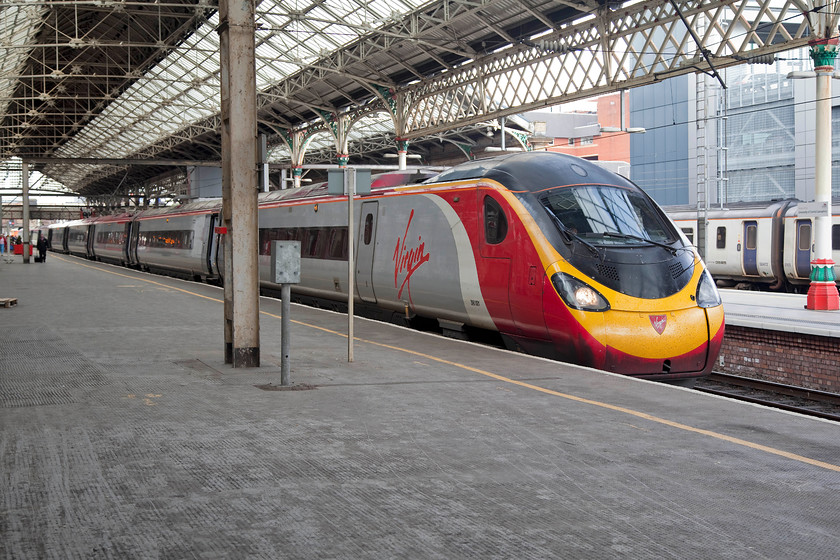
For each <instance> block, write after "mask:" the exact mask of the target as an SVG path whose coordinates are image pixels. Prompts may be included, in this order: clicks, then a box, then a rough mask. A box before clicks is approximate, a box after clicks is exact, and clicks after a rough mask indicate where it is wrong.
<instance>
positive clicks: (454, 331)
mask: <svg viewBox="0 0 840 560" xmlns="http://www.w3.org/2000/svg"><path fill="white" fill-rule="evenodd" d="M429 175H431V174H418V173H415V172H411V171H400V172H389V173H385V174H382V175H379V176H377V177H375V179H374V180H373V181H372V186H371V189H370V193H369V194H364V195H359V196H357V197H354V208H353V211H354V222H355V224H356V226H355V228H354V231H352V232H349V231H348V227H347V223H348V208H347V204H348V197H346V196H335V195H330V194H329V193H328V187H327V184H317V185H315V184H313V185H309V186H304V187H301V188H297V189H289V190H279V191H273V192H270V193H262V194H261V196H260V199H259V207H258V208H259V209H258V215H259V247H258V251H259V278H260V285H261V288H262V289H264V290H275V291H279V288H280V287H279V286H277V285H274V284H272V282H271V276H270V265H271V254H270V252H271V246H272V243H271V242H272V241H275V240H298V241H300V242H301V270H300V284H295V285H293V286H292V299H293V301H302V302H305V303H314V304H315V305H326V306H330V307H333V308H336V309H338V308H340V306H341V303H342V302H346V301H347V278H348V243H349V242H351V241H352V243H354V246H355V250H354V253H355V255H356V258H355V261H356V262H355V286H356V288H355V290H356V291H355V294H354V302H355V303H354V307H355V308H356V310H357V312H361V311H363V310H369V311H370V312H371V313H372V314H374V315H376V316H377V317H379V318H384V319H386V320H397V321H402V322H406V323H408V324H411V325H415V324H416V325H426V326H428V325H429V324H434V325H436V326H437V327H438V329H439V330H440V331H442V332H444V333H446V334H449V335H450V336H456V337H459V338H468V339H480V338H482V337H483V336H486V335H492V336H495V337H497V338H498V339H500V340H501V342H502V343H503V344H504V345H505V346H507V347H508V348H511V349H516V350H520V351H524V352H527V353H531V354H535V355H539V356H544V357H549V358H553V359H556V360H561V361H566V362H572V363H576V364H580V365H584V366H588V367H591V368H596V369H600V370H604V371H610V372H616V373H621V374H626V375H630V376H635V377H639V378H644V379H651V380H660V381H667V382H671V383H675V384H685V385H689V384H691V383H692V382H693V381H694V380H696V379H697V378H698V377H702V376H705V375H707V374H708V373H709V372H710V371H711V368H712V366H713V364H714V363H715V360H716V358H717V356H718V354H719V352H720V347H721V343H722V339H723V333H724V315H723V306H722V304H721V299H720V295H719V293H718V291H717V288H716V286H715V282H714V280H713V279H712V276H711V275H710V274H709V272H708V270H707V268H706V266H705V265H704V263H703V261H702V260H701V259H700V257H699V255H698V253H697V251H696V250H695V248H694V247H692V245H691V243H690V242H689V240H688V239H687V238H686V236H685V235H684V234H683V233H682V232H681V231H680V230H679V229H678V228H677V227H675V225H674V224H673V222H672V221H671V220H670V219H669V218H668V217H667V215H666V214H665V213H664V212H663V210H662V209H661V208H660V207H659V206H658V205H657V204H656V203H655V202H654V201H653V200H652V199H651V198H650V197H649V196H648V195H647V194H646V193H645V192H644V191H643V190H642V189H640V188H639V187H637V186H636V185H635V184H633V183H632V182H630V181H629V180H627V179H625V178H624V177H622V176H620V175H617V174H615V173H612V172H610V171H608V170H606V169H604V168H602V167H599V166H598V165H596V164H594V163H592V162H589V161H586V160H583V159H580V158H576V157H573V156H568V155H565V154H559V153H550V152H520V153H511V154H505V155H502V156H498V157H494V158H488V159H481V160H475V161H471V162H467V163H464V164H461V165H458V166H455V167H453V168H451V169H448V170H446V171H443V172H440V173H437V174H435V175H433V176H429ZM220 210H221V201H219V200H210V201H199V202H189V203H185V204H182V205H179V206H176V207H167V208H157V209H149V210H144V211H140V212H138V213H136V214H134V215H128V214H121V215H113V216H104V217H98V218H91V219H85V220H78V221H75V222H69V223H63V224H56V225H53V226H50V228H49V230H48V235H49V236H50V239H51V244H52V248H53V250H56V251H63V252H65V253H70V254H73V255H77V256H80V257H85V258H88V259H98V260H102V261H106V262H111V263H115V264H122V265H126V266H131V267H136V268H140V269H146V270H150V271H154V272H164V273H169V274H177V275H182V276H187V277H191V278H194V279H197V280H202V281H209V282H214V281H219V282H223V281H224V262H223V253H224V251H222V250H221V248H222V246H223V243H224V240H223V234H220V233H217V231H221V230H220V229H217V228H216V226H218V225H219V215H220Z"/></svg>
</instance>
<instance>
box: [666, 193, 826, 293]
mask: <svg viewBox="0 0 840 560" xmlns="http://www.w3.org/2000/svg"><path fill="white" fill-rule="evenodd" d="M800 208H801V201H799V200H796V199H792V198H791V199H784V200H774V201H771V202H768V203H758V204H756V203H735V204H728V205H726V207H725V208H713V209H709V210H708V211H707V212H706V224H707V225H706V240H705V241H706V242H705V255H704V257H705V258H704V260H705V263H706V266H707V267H708V269H709V272H711V274H712V276H713V277H714V279H715V281H716V282H717V284H718V286H719V287H724V288H739V289H750V290H769V291H780V292H789V293H806V292H807V291H808V286H809V285H810V274H811V261H812V260H814V258H815V256H814V248H815V247H814V245H815V243H814V232H815V231H816V230H815V224H814V218H812V217H809V216H800ZM665 211H666V213H667V214H668V216H669V217H670V218H671V219H672V220H673V221H674V223H675V224H676V225H677V227H679V228H680V229H681V231H682V232H683V234H685V235H686V237H687V238H688V239H689V241H691V242H695V237H696V235H697V232H698V226H697V208H696V207H693V208H692V207H686V206H674V207H666V208H665ZM831 236H832V246H833V252H832V255H833V256H832V258H833V260H834V262H835V263H840V206H834V207H833V208H832V226H831ZM834 272H835V277H836V278H840V265H835V269H834Z"/></svg>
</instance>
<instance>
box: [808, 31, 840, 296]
mask: <svg viewBox="0 0 840 560" xmlns="http://www.w3.org/2000/svg"><path fill="white" fill-rule="evenodd" d="M837 42H838V41H837V39H836V38H831V39H823V40H818V41H815V42H814V43H813V44H812V45H811V58H812V59H813V60H814V70H815V72H816V74H817V80H816V84H817V100H816V119H817V122H816V127H815V128H816V141H815V151H816V153H815V160H814V167H815V177H814V180H815V183H816V184H815V197H814V199H815V202H818V203H819V202H821V203H823V204H825V210H824V211H823V214H822V215H820V216H818V217H816V218H815V219H814V222H815V223H814V233H815V244H814V245H815V246H814V260H813V261H811V285H810V286H809V287H808V299H807V304H806V306H805V307H806V308H807V309H818V310H823V311H828V310H837V309H840V295H838V292H837V286H836V284H835V277H834V260H833V259H832V246H831V245H832V241H831V77H832V76H833V75H834V60H835V58H837V51H838V47H837Z"/></svg>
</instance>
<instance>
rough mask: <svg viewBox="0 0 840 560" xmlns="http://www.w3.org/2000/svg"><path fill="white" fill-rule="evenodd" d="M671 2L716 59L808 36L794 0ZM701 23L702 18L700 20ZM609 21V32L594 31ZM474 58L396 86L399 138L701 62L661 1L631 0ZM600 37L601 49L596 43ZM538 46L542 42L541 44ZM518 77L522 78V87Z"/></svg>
mask: <svg viewBox="0 0 840 560" xmlns="http://www.w3.org/2000/svg"><path fill="white" fill-rule="evenodd" d="M677 5H678V7H679V9H680V11H681V12H682V14H683V15H684V16H685V18H686V20H687V21H688V23H689V25H691V27H692V28H694V29H695V31H697V30H698V29H700V32H699V33H698V35H700V36H701V38H702V39H703V41H704V48H705V49H706V50H707V54H709V56H710V57H711V59H712V61H713V64H714V65H715V67H716V68H723V67H726V66H731V65H734V64H739V63H741V62H742V59H743V57H745V56H757V55H762V54H772V53H776V52H780V51H784V50H789V49H792V48H796V47H800V46H803V45H805V44H807V42H808V39H809V37H808V30H809V28H808V23H807V19H806V18H805V17H804V16H803V15H802V11H803V9H807V6H805V5H804V4H803V2H798V1H794V0H787V1H780V0H740V1H734V0H729V1H726V0H724V1H708V0H683V1H679V2H677ZM701 24H702V25H701ZM599 27H600V28H601V29H602V30H603V29H607V30H608V37H606V41H605V40H604V39H605V38H604V37H603V36H602V33H599ZM540 41H541V42H540V43H539V44H531V45H524V44H523V45H518V46H514V47H511V48H509V49H507V50H504V51H501V52H499V53H496V54H493V55H490V56H486V57H482V58H479V59H476V60H475V61H473V62H472V63H469V64H465V65H463V66H461V67H459V68H457V69H454V70H451V71H449V72H444V73H442V74H441V75H439V76H436V77H434V78H430V79H427V80H424V81H422V82H420V83H417V84H414V85H412V86H409V87H408V88H405V89H404V90H403V92H404V93H405V94H406V95H408V96H409V98H410V99H411V110H410V112H409V121H408V129H409V130H408V131H407V134H406V136H407V137H408V138H418V137H422V136H428V135H430V134H434V133H437V132H440V131H442V130H446V129H448V128H451V127H453V126H460V125H464V124H469V123H475V122H479V121H484V120H488V119H490V118H494V117H499V116H505V115H509V114H514V113H520V112H523V111H528V110H532V109H536V108H539V107H544V106H549V105H554V104H558V103H562V102H568V101H572V100H575V99H583V98H587V97H591V96H594V95H597V94H600V93H604V92H607V91H612V90H615V89H619V88H629V87H636V86H641V85H645V84H649V83H653V82H656V81H658V80H661V79H664V78H667V77H673V76H677V75H680V74H685V73H689V72H698V71H708V70H709V65H708V63H707V62H706V61H705V59H704V58H703V57H702V53H701V52H700V50H699V47H698V46H697V45H696V44H694V42H693V41H692V40H691V38H690V34H689V33H688V32H687V30H686V28H685V25H684V24H683V23H682V21H681V20H680V17H679V13H678V12H677V11H676V10H675V9H674V7H673V6H672V5H671V4H670V2H647V3H644V4H643V3H637V4H635V5H633V6H629V7H627V8H621V9H619V10H617V11H612V10H610V9H608V8H601V9H600V11H599V13H598V17H597V18H593V19H590V20H587V21H584V22H582V23H579V24H577V25H572V26H568V27H566V28H563V29H561V30H559V31H556V32H554V33H552V34H550V35H545V36H544V37H542V38H541V39H540ZM605 43H606V45H607V46H608V50H607V52H604V51H603V45H604V44H605ZM540 45H542V46H543V47H542V48H541V47H540ZM525 86H527V87H525Z"/></svg>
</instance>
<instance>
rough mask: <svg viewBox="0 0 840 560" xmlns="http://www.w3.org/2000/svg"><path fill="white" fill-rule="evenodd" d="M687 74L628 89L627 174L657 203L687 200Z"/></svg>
mask: <svg viewBox="0 0 840 560" xmlns="http://www.w3.org/2000/svg"><path fill="white" fill-rule="evenodd" d="M688 92H689V76H680V77H677V78H671V79H668V80H665V81H663V82H660V83H658V84H653V85H650V86H644V87H641V88H636V89H633V90H631V91H630V96H629V97H630V122H629V124H628V126H632V127H644V128H645V129H646V132H645V133H643V134H632V135H631V136H630V169H631V171H630V174H631V175H630V177H631V179H632V180H633V181H634V182H635V183H636V184H638V185H639V186H640V187H642V188H643V189H644V190H645V191H646V192H647V193H648V194H649V195H650V196H652V197H653V198H654V200H656V201H657V202H658V203H659V204H662V205H671V204H688V202H689V196H688V194H689V159H688V157H689V152H688V138H689V124H688V122H689V120H690V119H689V99H688Z"/></svg>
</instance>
